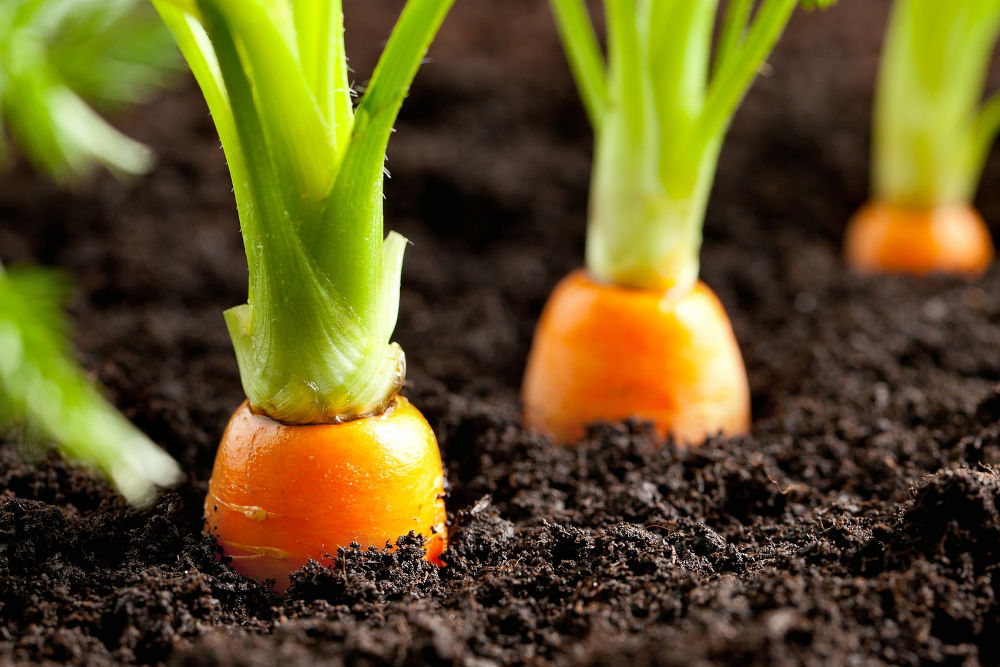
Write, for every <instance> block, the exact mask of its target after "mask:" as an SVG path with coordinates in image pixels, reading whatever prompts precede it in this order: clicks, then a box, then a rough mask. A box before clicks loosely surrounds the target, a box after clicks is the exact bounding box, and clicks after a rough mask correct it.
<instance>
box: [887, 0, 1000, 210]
mask: <svg viewBox="0 0 1000 667" xmlns="http://www.w3.org/2000/svg"><path fill="white" fill-rule="evenodd" d="M998 36H1000V2H998V1H997V0H962V1H961V2H958V1H949V2H941V1H940V0H897V1H896V3H895V5H894V7H893V11H892V17H891V19H890V22H889V28H888V31H887V33H886V43H885V47H884V49H883V54H882V63H881V72H880V74H879V82H878V89H877V91H876V101H875V114H874V128H873V137H874V145H873V170H872V175H873V181H874V183H873V189H874V195H875V197H876V198H878V199H880V200H882V201H886V202H891V203H894V204H898V205H904V206H920V207H934V206H938V205H942V204H954V203H961V202H968V201H969V200H971V199H972V197H973V195H974V194H975V191H976V188H977V186H978V184H979V178H980V175H981V173H982V169H983V164H984V163H985V161H986V156H987V154H988V152H989V149H990V147H991V146H992V145H993V142H994V140H995V139H996V136H997V132H998V130H1000V94H994V95H993V96H992V97H991V98H989V100H987V101H986V102H985V103H984V102H983V89H984V87H985V83H986V74H987V70H988V68H989V64H990V58H991V56H992V54H993V51H994V49H995V45H996V42H997V38H998Z"/></svg>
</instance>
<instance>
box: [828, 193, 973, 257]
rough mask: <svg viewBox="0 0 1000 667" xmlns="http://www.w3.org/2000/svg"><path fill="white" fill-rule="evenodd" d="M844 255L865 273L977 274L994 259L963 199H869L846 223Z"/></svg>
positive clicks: (970, 210) (968, 206)
mask: <svg viewBox="0 0 1000 667" xmlns="http://www.w3.org/2000/svg"><path fill="white" fill-rule="evenodd" d="M844 254H845V257H846V259H847V263H848V264H849V265H850V266H852V267H853V268H856V269H858V270H861V271H867V272H886V273H912V274H917V275H924V274H928V273H934V272H943V273H957V274H968V275H979V274H981V273H982V272H983V271H985V270H986V268H987V267H988V266H989V265H990V262H991V261H992V260H993V240H992V239H991V238H990V232H989V230H988V229H987V228H986V225H985V224H984V223H983V220H982V218H981V217H980V216H979V214H978V213H977V212H976V210H975V209H974V208H972V206H970V205H968V204H952V205H947V206H936V207H905V206H898V205H893V204H884V203H870V204H867V205H866V206H864V207H863V208H862V209H861V210H860V211H858V213H857V214H856V215H855V216H854V217H853V218H852V219H851V221H850V223H849V224H848V227H847V231H846V234H845V236H844Z"/></svg>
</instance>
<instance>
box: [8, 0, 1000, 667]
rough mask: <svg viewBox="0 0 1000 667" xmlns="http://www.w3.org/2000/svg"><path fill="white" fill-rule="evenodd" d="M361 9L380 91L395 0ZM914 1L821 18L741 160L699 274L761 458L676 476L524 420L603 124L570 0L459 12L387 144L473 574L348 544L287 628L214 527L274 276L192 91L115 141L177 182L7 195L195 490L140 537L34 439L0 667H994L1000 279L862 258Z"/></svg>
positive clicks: (635, 435) (184, 88) (761, 108)
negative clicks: (565, 17) (259, 273)
mask: <svg viewBox="0 0 1000 667" xmlns="http://www.w3.org/2000/svg"><path fill="white" fill-rule="evenodd" d="M345 4H346V12H347V21H348V25H349V30H350V31H351V32H350V33H349V44H348V47H349V51H350V52H351V53H352V54H354V59H353V62H354V63H355V67H356V69H357V71H358V72H369V71H370V69H371V65H372V59H373V57H374V54H375V53H376V51H377V47H378V46H379V44H380V42H381V40H382V38H384V36H385V34H386V32H387V30H388V27H389V26H390V25H391V21H392V19H393V18H394V15H395V13H396V12H397V11H398V3H397V2H390V1H389V0H380V1H378V2H373V1H372V0H356V1H354V2H348V3H345ZM887 7H888V3H887V2H885V1H878V2H875V1H872V0H843V1H842V2H841V3H840V6H838V7H837V8H836V9H835V10H833V11H831V12H829V13H827V14H825V15H823V14H814V15H800V16H798V17H797V18H796V19H795V20H794V21H793V24H792V27H791V29H790V31H789V33H788V35H787V37H786V39H785V41H784V42H783V43H782V44H781V46H780V47H779V49H778V51H777V52H776V54H775V56H774V57H773V58H772V59H771V65H772V69H773V73H772V74H771V75H770V76H767V77H764V78H762V79H761V80H760V81H759V82H758V84H757V85H756V87H755V89H754V90H753V91H752V93H751V95H750V97H749V98H748V100H747V104H746V105H745V107H744V109H743V110H742V111H741V113H740V115H739V116H738V118H737V122H736V125H735V126H734V128H733V131H732V133H731V135H730V138H729V140H728V143H727V146H726V149H725V151H724V153H723V157H722V163H721V167H720V173H719V178H718V183H717V188H716V190H715V191H714V194H713V198H712V201H711V204H710V208H709V213H708V224H707V229H706V242H705V247H704V251H703V271H702V275H703V278H704V279H705V281H706V282H707V283H708V284H709V285H711V286H712V287H713V289H715V290H716V291H717V293H718V294H719V296H720V298H721V299H722V301H723V302H724V303H725V305H726V308H727V310H728V311H729V313H730V314H731V316H732V318H733V323H734V327H735V329H736V333H737V337H738V338H739V340H740V343H741V347H742V350H743V354H744V357H745V359H746V363H747V368H748V372H749V376H750V382H751V388H752V393H753V409H754V416H755V419H754V426H753V430H752V432H751V434H750V435H748V436H746V437H741V438H729V439H715V440H711V441H710V442H708V443H707V444H705V445H704V446H703V447H701V448H698V449H693V450H684V449H679V448H677V447H674V446H671V445H668V446H666V447H661V446H658V444H657V442H656V441H655V439H654V438H653V437H652V435H651V434H650V432H649V431H648V430H647V429H646V428H644V427H643V426H642V425H640V424H631V425H608V426H602V427H599V428H597V429H596V430H595V431H594V432H593V433H592V434H591V436H590V437H589V438H588V439H587V440H586V441H585V442H584V443H583V444H582V445H581V446H580V447H579V448H577V449H556V448H552V447H550V446H549V445H548V444H547V443H546V442H544V441H543V440H542V439H540V438H539V437H537V436H534V435H531V434H529V433H526V432H525V431H523V430H522V429H521V428H520V426H519V423H518V402H517V394H518V383H519V381H520V373H521V370H522V368H523V365H524V360H525V356H526V353H527V349H528V345H529V343H530V337H531V332H532V329H533V326H534V322H535V320H536V318H537V316H538V314H539V312H540V310H541V307H542V304H543V301H544V299H545V297H546V295H547V294H548V293H549V291H550V290H551V288H552V286H553V285H554V283H555V282H556V281H557V280H558V279H559V278H560V277H561V276H562V275H564V274H565V273H566V272H567V271H569V270H570V269H572V268H573V267H575V266H577V265H578V264H579V263H580V261H581V257H582V242H583V232H584V220H585V213H586V192H587V185H588V178H589V161H590V150H591V146H590V138H589V136H590V133H589V128H588V127H587V124H586V120H585V118H584V116H583V112H582V109H581V108H580V106H579V102H578V100H577V97H576V93H575V91H574V90H573V87H572V83H571V81H570V80H569V76H568V72H567V71H566V68H565V65H564V61H563V57H562V53H561V50H560V47H559V44H558V42H557V40H556V37H555V34H554V29H553V26H552V22H551V19H550V18H549V14H548V8H547V6H546V3H545V2H543V1H542V0H518V1H516V2H515V1H512V0H490V1H487V0H477V1H476V2H475V3H473V2H459V3H458V7H457V8H456V10H455V12H454V14H453V15H452V16H451V17H450V18H449V19H448V21H447V22H446V24H445V27H444V30H443V31H442V33H441V36H440V39H439V41H438V43H437V46H436V47H435V48H434V49H433V50H432V55H433V62H432V64H430V65H429V66H427V67H425V68H424V70H423V71H422V72H421V74H420V75H419V76H418V78H417V84H416V86H415V88H414V91H413V93H412V95H411V97H410V99H409V102H408V104H407V106H406V107H405V108H404V111H403V116H402V117H401V119H400V122H399V124H398V130H399V131H398V133H397V135H396V136H395V137H394V139H393V143H392V144H391V145H390V161H389V167H390V169H391V170H392V172H393V174H394V175H395V176H396V177H395V178H394V179H393V180H391V181H389V182H388V184H387V196H388V200H387V211H386V219H387V227H389V228H393V229H397V230H398V231H400V232H402V233H403V234H404V235H406V236H407V237H409V238H410V239H411V240H412V241H413V244H414V245H413V246H412V247H411V248H410V250H409V251H408V255H407V259H406V265H405V268H404V281H403V285H404V286H403V294H402V304H401V314H400V320H399V326H398V329H397V339H398V340H399V342H400V343H401V344H402V345H403V347H404V349H406V351H407V358H408V362H409V375H408V382H407V387H406V394H407V395H408V396H409V397H410V398H411V400H412V401H413V402H414V403H416V404H417V405H419V406H420V407H421V409H422V410H423V412H424V413H425V415H426V416H427V418H428V420H429V421H430V422H431V425H432V426H433V427H434V428H435V431H436V433H437V434H438V437H439V439H440V441H441V446H442V453H443V455H444V459H445V462H446V465H447V469H448V476H449V482H450V487H451V489H450V497H449V499H448V509H449V512H450V515H451V516H452V517H453V526H452V528H451V536H450V540H451V545H450V548H449V551H447V552H446V553H445V556H444V559H445V560H446V561H447V563H448V565H447V567H444V568H440V569H439V568H437V567H435V566H431V565H428V564H426V563H425V562H424V561H423V560H421V558H420V554H421V551H420V550H419V548H417V547H416V546H414V545H413V544H412V543H411V542H406V541H404V543H403V545H402V546H401V548H400V549H398V550H396V551H394V552H391V553H389V552H372V553H359V552H349V553H345V554H343V555H342V556H341V557H339V558H338V559H337V562H336V564H335V566H334V567H333V568H332V569H322V568H318V567H313V568H306V570H305V571H303V572H302V573H300V574H299V575H297V576H296V579H295V581H294V583H293V586H292V588H291V589H290V590H289V592H288V595H287V596H286V597H285V598H278V597H276V596H274V595H273V594H272V593H270V592H269V591H268V589H266V588H265V587H263V586H260V585H258V584H255V583H254V582H251V581H248V580H246V579H243V578H241V577H239V576H237V575H235V574H234V573H233V572H232V571H231V570H229V569H228V568H227V567H226V566H225V565H223V564H220V563H218V562H216V560H215V549H214V547H213V544H212V541H211V539H209V538H206V537H204V536H203V535H202V502H203V498H204V495H205V491H206V487H207V482H208V477H209V474H210V471H211V465H212V460H213V456H214V451H215V445H216V443H217V441H218V439H219V436H220V435H221V431H222V428H223V427H224V425H225V423H226V420H227V419H228V416H229V414H230V413H231V412H232V411H233V410H234V409H235V408H236V406H237V405H239V403H240V402H241V400H242V398H243V396H242V390H241V388H240V383H239V378H238V374H237V369H236V362H235V359H234V357H233V354H232V348H231V345H230V342H229V338H228V335H227V333H226V330H225V326H224V324H223V320H222V315H221V311H222V310H223V309H225V308H227V307H229V306H231V305H234V304H237V303H241V302H242V301H243V300H244V299H245V294H246V292H245V290H246V285H245V280H246V278H245V271H246V268H245V263H244V260H243V255H242V250H241V247H240V238H239V233H238V227H237V221H236V215H235V206H234V204H233V202H232V195H231V186H230V185H229V182H228V179H229V177H228V173H227V171H226V167H225V163H224V160H223V155H222V151H221V150H220V149H219V148H218V141H217V138H216V136H215V131H214V128H213V127H212V124H211V119H210V118H209V117H208V114H207V112H206V110H205V108H204V105H203V102H202V100H201V98H200V96H199V94H198V92H197V90H196V89H195V87H194V86H193V84H191V83H190V82H188V83H185V84H182V85H181V86H180V87H179V89H178V90H176V91H175V92H172V93H169V94H167V95H165V96H164V97H163V98H161V99H159V100H158V101H157V102H156V103H155V104H153V105H151V106H150V107H149V108H148V109H146V110H144V111H143V112H140V113H137V114H135V115H133V116H132V117H131V118H127V119H125V120H124V122H125V124H126V125H127V128H128V129H129V130H130V131H131V132H133V133H134V134H136V135H137V136H139V137H140V138H142V139H143V140H145V141H148V142H150V143H151V144H152V145H153V146H154V147H155V148H156V150H157V151H158V154H159V156H160V165H159V167H158V168H157V170H156V171H155V173H153V174H152V175H151V176H150V177H148V178H147V179H144V180H142V181H141V182H138V183H135V184H132V185H129V186H126V187H122V186H121V185H119V184H118V183H116V182H114V181H113V179H111V178H110V177H102V178H99V179H98V180H97V181H96V182H95V183H94V184H93V187H92V188H90V189H87V190H84V191H81V192H80V193H78V194H75V195H70V194H65V193H62V192H59V191H57V190H56V189H55V188H54V187H53V186H51V185H49V184H47V183H45V182H44V180H43V179H41V178H39V177H37V176H35V175H32V174H31V173H30V172H29V171H28V170H27V169H24V168H18V169H16V170H15V172H14V173H13V174H12V175H10V176H8V177H6V178H5V180H4V185H3V186H2V187H0V254H2V257H3V259H4V260H5V261H15V260H30V261H33V262H38V263H44V264H53V265H56V266H60V267H63V268H65V269H67V270H68V271H69V272H71V274H72V275H73V276H74V278H75V279H76V281H77V284H78V286H79V290H78V292H77V297H76V298H75V300H74V301H73V304H72V310H73V313H74V315H75V316H76V318H77V323H78V332H77V335H76V342H77V344H78V345H79V346H80V348H81V349H82V351H83V359H84V362H85V365H86V366H87V367H88V369H90V370H91V371H93V373H94V374H95V375H96V377H97V378H99V379H100V381H101V382H103V383H104V385H105V386H106V387H107V389H108V394H109V395H110V396H111V398H112V399H113V400H114V402H115V403H116V405H118V406H120V407H121V408H122V409H123V410H124V411H125V413H126V414H127V415H128V416H129V417H130V418H132V419H133V420H134V421H135V423H136V424H137V425H138V426H139V427H140V428H142V429H143V430H145V431H146V432H147V433H148V434H149V435H150V436H151V437H152V438H153V439H154V440H156V441H157V442H160V443H162V444H163V445H164V446H165V447H166V448H167V449H168V450H169V451H170V452H171V453H172V454H173V455H174V456H176V457H177V458H178V459H179V460H180V461H181V463H182V464H183V466H184V467H185V469H186V471H187V474H188V476H187V480H186V482H185V483H184V484H183V485H181V487H180V488H178V489H177V490H175V491H170V492H167V493H165V494H164V495H163V497H162V498H161V499H160V501H159V502H158V503H157V505H156V506H155V507H154V508H153V509H152V510H151V511H149V512H138V511H135V510H132V509H129V508H128V507H126V506H125V505H124V504H123V502H122V501H121V500H120V499H119V498H117V497H116V496H115V495H114V494H113V493H112V492H111V491H110V490H109V488H108V487H107V486H106V485H105V484H104V483H103V482H101V481H100V480H98V479H97V478H95V477H93V476H92V475H89V474H85V473H82V472H80V471H78V470H75V469H73V468H70V467H68V466H66V465H64V464H62V463H61V462H60V461H59V460H58V459H57V457H55V456H51V455H50V456H47V457H43V458H42V459H41V460H40V461H39V462H38V463H37V464H35V465H32V464H28V463H25V462H24V461H23V458H22V456H23V454H22V453H21V450H23V449H24V447H19V445H21V444H23V442H22V441H23V440H25V438H23V437H20V436H10V437H6V438H5V439H4V440H3V441H2V442H3V445H2V446H0V485H2V487H3V488H4V489H5V490H4V491H3V492H2V494H0V662H4V661H13V662H17V663H21V662H33V661H39V662H40V661H71V662H81V663H82V662H86V663H88V664H106V663H117V662H126V663H129V662H143V663H146V662H172V663H178V664H215V663H221V664H234V663H235V664H259V665H273V664H278V661H279V660H280V661H282V662H284V663H285V664H300V663H304V664H308V663H311V662H317V663H318V662H327V661H331V660H333V661H343V662H350V663H353V664H372V663H374V664H380V663H393V664H400V663H404V662H407V663H425V662H435V663H441V662H445V663H448V662H454V663H457V664H470V665H486V664H491V663H518V662H528V661H532V662H535V661H537V662H542V663H549V662H551V663H557V664H570V663H574V664H575V663H595V664H605V663H623V662H630V663H650V664H652V663H656V664H678V665H691V664H705V663H712V662H728V663H740V664H742V663H757V664H794V663H803V662H817V663H820V662H821V663H833V664H842V663H845V662H863V661H865V660H872V661H884V662H888V663H911V664H916V663H928V662H953V663H961V662H963V661H970V662H973V663H974V662H975V661H979V662H981V663H986V664H990V663H996V662H998V661H1000V644H998V642H997V638H998V637H1000V608H998V605H1000V603H998V601H997V599H998V598H1000V590H998V589H1000V580H997V581H996V582H995V581H994V570H995V568H996V564H997V563H998V562H1000V510H998V507H1000V478H997V477H996V476H995V475H994V474H993V472H992V470H991V468H990V466H991V465H994V464H996V463H997V462H998V461H1000V394H998V393H997V391H996V389H995V383H996V382H997V380H998V378H1000V270H996V269H993V270H991V271H990V272H989V273H988V274H987V275H986V276H985V277H984V278H982V279H981V280H979V281H976V282H972V283H969V282H964V281H961V280H956V279H946V278H939V277H936V278H931V279H927V280H917V279H910V278H885V277H878V278H870V277H862V276H857V275H852V274H850V273H848V272H847V271H846V270H845V268H844V266H843V264H842V262H841V260H840V255H839V240H840V235H841V232H842V229H843V225H844V223H845V221H846V220H847V218H848V216H849V215H850V213H851V212H852V211H853V210H854V209H855V208H856V207H857V206H859V205H860V204H861V203H862V201H863V199H864V196H865V192H866V178H867V167H866V165H867V135H868V130H867V127H868V114H869V109H870V103H871V87H872V82H873V78H874V74H875V68H876V62H877V51H878V44H879V40H880V39H881V31H882V27H883V25H884V17H885V13H886V9H887ZM996 162H997V161H995V160H994V164H993V165H992V166H991V168H989V169H988V170H987V173H986V175H985V178H984V183H983V187H982V193H983V194H982V197H981V201H980V206H981V209H982V211H983V213H984V215H985V217H986V218H987V220H997V219H1000V196H997V194H996V193H998V192H1000V169H998V165H997V164H996Z"/></svg>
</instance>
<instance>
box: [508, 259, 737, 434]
mask: <svg viewBox="0 0 1000 667" xmlns="http://www.w3.org/2000/svg"><path fill="white" fill-rule="evenodd" d="M610 322H614V323H615V325H614V326H609V323H610ZM568 369H571V370H568ZM526 378H530V381H526V382H525V384H524V404H525V414H524V419H525V422H526V423H527V425H528V426H529V427H530V428H533V429H536V430H540V431H545V432H547V433H549V434H551V435H552V437H553V438H555V440H557V441H559V442H572V441H575V440H578V439H579V438H580V437H581V436H583V435H584V429H583V426H584V424H586V423H588V422H591V421H594V420H598V419H603V420H607V421H615V420H619V419H621V418H622V417H623V416H630V415H641V416H642V417H643V418H645V419H649V420H650V421H652V422H653V424H654V425H655V426H656V428H657V430H658V432H659V434H660V435H661V436H663V437H666V436H667V435H668V434H669V433H673V435H674V436H675V437H676V438H677V439H678V441H680V442H690V443H698V442H701V441H702V440H704V438H705V436H706V435H709V434H710V433H709V432H708V431H707V430H706V424H711V425H712V429H713V431H712V432H715V431H716V430H719V431H722V432H723V433H726V434H734V433H742V432H744V431H746V429H747V428H748V427H749V426H750V391H749V388H748V386H747V383H746V379H745V373H744V371H743V359H742V357H741V356H740V350H739V346H738V345H737V344H736V337H735V336H734V335H733V330H732V327H730V326H729V319H728V318H727V317H726V312H725V310H724V309H723V308H722V304H721V303H719V300H718V299H717V298H716V297H715V295H714V294H713V293H712V291H711V290H710V289H708V287H706V286H705V284H704V283H702V282H701V281H699V282H698V283H696V284H695V286H694V288H692V289H691V290H690V291H689V292H687V293H686V294H683V295H681V296H679V297H678V298H676V299H671V298H670V297H669V296H664V295H662V294H660V293H658V292H655V291H652V290H643V289H634V288H628V287H617V286H615V285H608V284H602V283H597V282H595V281H593V280H592V279H591V278H589V277H588V276H587V274H586V272H584V271H576V272H574V273H571V274H570V275H569V276H567V277H566V278H565V279H564V280H563V281H562V282H561V283H560V284H559V285H558V286H557V287H556V289H555V290H554V291H553V292H552V296H551V298H550V299H549V303H548V305H547V306H546V308H545V312H544V313H542V318H541V320H540V321H539V323H538V331H537V333H536V335H535V344H534V346H533V348H532V350H531V355H530V356H529V358H528V370H527V371H526Z"/></svg>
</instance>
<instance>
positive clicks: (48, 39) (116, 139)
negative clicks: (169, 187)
mask: <svg viewBox="0 0 1000 667" xmlns="http://www.w3.org/2000/svg"><path fill="white" fill-rule="evenodd" d="M179 66H180V60H179V54H178V53H177V51H176V48H175V47H174V46H173V43H172V40H171V38H170V35H169V33H168V32H167V31H166V29H165V28H164V27H163V25H162V23H161V22H160V21H159V19H158V17H157V16H156V13H155V12H154V11H153V10H152V8H151V7H149V6H148V5H147V3H145V2H143V1H142V0H3V1H2V2H0V121H2V122H3V123H4V124H5V125H6V127H7V130H8V133H9V135H10V137H11V138H12V139H13V140H14V142H15V143H17V144H18V145H19V147H20V148H21V150H22V151H23V152H24V154H25V156H26V157H27V158H28V159H29V160H30V161H31V162H32V164H34V165H35V166H36V167H37V168H39V169H42V170H44V171H46V172H48V173H50V174H52V175H53V176H54V177H55V178H56V179H58V180H60V181H63V182H73V181H78V180H79V179H81V178H83V177H84V176H86V175H87V174H88V173H89V172H90V170H91V169H92V168H93V166H94V165H95V164H102V165H104V166H105V167H107V168H108V169H110V170H111V171H113V172H115V173H116V174H118V175H123V176H124V175H130V174H139V173H143V172H144V171H147V170H148V169H149V168H150V166H151V165H152V154H151V152H150V151H149V149H148V148H146V147H145V146H143V145H142V144H140V143H138V142H136V141H133V140H131V139H129V138H128V137H126V136H125V135H123V134H122V133H120V132H118V131H117V130H115V129H114V128H113V127H112V126H111V125H110V124H108V123H107V122H106V121H105V120H103V119H102V118H101V117H100V116H99V115H98V114H97V112H96V111H95V110H94V108H92V107H91V105H93V107H96V108H98V109H101V110H111V109H114V108H116V107H119V106H121V105H124V104H131V103H136V102H141V101H143V100H145V99H147V97H148V95H149V94H150V93H151V92H152V91H153V90H155V89H156V88H158V87H161V86H163V85H164V84H165V83H166V82H167V81H168V80H169V78H170V75H171V73H173V72H175V71H177V70H178V68H179ZM2 144H3V137H0V156H2V155H4V154H5V153H6V152H7V147H6V146H4V145H2Z"/></svg>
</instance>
